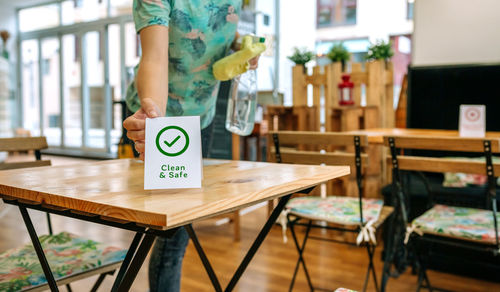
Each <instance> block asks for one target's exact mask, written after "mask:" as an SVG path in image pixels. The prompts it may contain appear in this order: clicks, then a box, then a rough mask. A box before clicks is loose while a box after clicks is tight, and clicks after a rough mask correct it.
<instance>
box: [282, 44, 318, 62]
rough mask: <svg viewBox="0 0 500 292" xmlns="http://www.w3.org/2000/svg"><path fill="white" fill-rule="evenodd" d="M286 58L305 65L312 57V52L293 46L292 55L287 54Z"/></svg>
mask: <svg viewBox="0 0 500 292" xmlns="http://www.w3.org/2000/svg"><path fill="white" fill-rule="evenodd" d="M287 58H288V59H290V60H291V61H292V62H294V63H295V64H296V65H305V64H307V63H308V62H309V61H311V60H313V59H314V53H313V52H312V51H308V50H307V49H306V48H302V49H299V48H297V47H295V48H293V55H291V56H288V57H287Z"/></svg>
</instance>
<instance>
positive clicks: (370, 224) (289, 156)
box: [270, 131, 392, 291]
mask: <svg viewBox="0 0 500 292" xmlns="http://www.w3.org/2000/svg"><path fill="white" fill-rule="evenodd" d="M270 138H272V139H273V142H274V150H271V151H270V156H271V157H274V158H275V161H276V162H278V163H299V164H323V163H324V164H326V165H351V169H355V177H356V186H357V190H358V192H359V196H358V197H357V198H356V197H345V196H327V197H325V198H322V197H314V196H308V197H296V198H293V199H292V200H291V201H290V202H289V203H288V204H287V207H286V211H285V212H286V213H287V225H288V226H289V227H290V230H291V233H292V236H293V240H294V243H295V246H296V248H297V251H298V253H299V258H298V260H297V263H296V265H295V270H294V273H293V277H292V281H291V283H290V288H289V290H290V291H291V290H292V289H293V286H294V284H295V278H296V276H297V273H298V269H299V266H300V265H302V267H303V269H304V272H305V275H306V279H307V283H308V285H309V289H310V290H311V291H314V290H324V289H322V288H318V287H314V286H313V284H312V281H311V277H310V275H309V272H308V270H307V267H306V263H305V260H304V257H303V255H304V251H305V247H306V243H307V240H308V239H314V240H323V241H330V242H332V241H333V242H337V243H342V244H348V245H354V246H356V245H361V244H363V245H365V247H366V250H367V252H368V258H369V264H368V269H367V272H366V277H365V281H364V285H363V290H366V287H367V284H368V280H369V278H370V274H371V275H372V276H373V281H374V284H375V287H376V289H377V291H378V290H379V288H378V283H377V277H376V273H375V267H374V265H373V255H374V251H375V247H376V240H375V237H376V234H375V233H376V231H377V229H378V228H379V227H380V226H381V225H382V224H383V222H384V221H385V219H386V218H387V217H388V216H389V215H390V214H391V213H392V207H388V206H384V205H383V201H382V200H379V199H367V198H363V175H362V172H363V171H364V165H366V160H367V155H366V154H362V153H361V149H362V148H363V147H365V146H367V137H366V136H357V135H349V134H343V133H321V132H292V131H282V132H271V133H270ZM281 145H285V147H284V146H281ZM290 147H291V148H290ZM335 147H336V148H339V147H342V148H346V147H350V148H354V153H346V152H338V151H335V152H332V151H329V152H328V150H330V149H333V148H335ZM306 148H308V149H317V150H299V149H306ZM352 166H354V167H352ZM316 222H323V223H324V222H326V223H327V224H318V223H316ZM295 226H305V227H306V231H305V236H304V239H303V241H302V244H300V243H299V242H298V239H297V235H296V232H295ZM313 228H321V229H328V230H336V231H342V232H348V233H349V232H350V233H357V234H358V238H357V243H356V244H354V243H350V242H347V241H339V240H334V239H329V238H324V237H316V236H311V235H310V231H311V229H313Z"/></svg>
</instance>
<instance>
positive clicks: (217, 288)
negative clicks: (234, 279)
mask: <svg viewBox="0 0 500 292" xmlns="http://www.w3.org/2000/svg"><path fill="white" fill-rule="evenodd" d="M184 227H185V228H186V231H187V232H188V234H189V237H190V238H191V240H192V241H193V244H194V247H195V248H196V251H197V252H198V255H199V256H200V259H201V262H202V263H203V266H204V267H205V270H206V271H207V274H208V277H209V278H210V281H211V282H212V285H213V286H214V289H215V291H217V292H222V287H221V285H220V282H219V279H217V275H215V271H214V269H213V268H212V265H211V264H210V262H209V261H208V258H207V255H206V254H205V251H203V248H202V247H201V244H200V241H199V240H198V236H196V233H195V232H194V230H193V225H192V224H188V225H186V226H184Z"/></svg>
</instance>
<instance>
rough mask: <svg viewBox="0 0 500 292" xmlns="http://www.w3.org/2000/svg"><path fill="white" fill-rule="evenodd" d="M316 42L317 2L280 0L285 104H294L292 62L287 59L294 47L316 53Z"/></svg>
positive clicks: (282, 84)
mask: <svg viewBox="0 0 500 292" xmlns="http://www.w3.org/2000/svg"><path fill="white" fill-rule="evenodd" d="M315 42H316V0H280V58H279V68H280V69H279V70H280V74H279V75H280V77H279V90H280V91H281V92H283V93H284V94H285V97H284V99H285V104H286V105H291V103H292V66H293V65H294V64H293V62H292V61H290V60H288V59H287V56H290V55H291V54H292V53H293V47H306V48H308V49H309V50H311V51H314V44H315Z"/></svg>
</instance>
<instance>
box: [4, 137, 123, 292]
mask: <svg viewBox="0 0 500 292" xmlns="http://www.w3.org/2000/svg"><path fill="white" fill-rule="evenodd" d="M47 147H48V146H47V141H46V139H45V137H25V138H1V139H0V151H34V154H35V157H36V161H28V162H14V163H0V170H7V169H20V168H27V167H41V166H50V165H51V162H50V160H41V156H42V155H41V152H40V150H42V149H46V148H47ZM0 175H1V172H0ZM27 183H29V182H27ZM47 183H55V182H47ZM47 223H48V230H49V234H48V235H42V236H40V237H39V239H40V242H41V243H42V247H43V250H44V251H45V254H46V257H47V260H48V262H49V265H50V266H51V269H52V271H53V273H54V277H55V278H56V281H57V284H58V285H66V289H67V290H68V291H71V286H70V284H69V283H71V282H73V281H77V280H80V279H84V278H88V277H92V276H94V275H99V277H98V279H97V281H96V282H95V284H94V285H93V286H92V288H91V289H90V291H92V292H94V291H97V289H98V288H99V286H100V285H101V284H102V282H103V281H104V279H105V277H106V276H107V275H113V274H114V271H115V270H116V269H118V268H119V267H120V265H121V263H122V261H123V259H124V258H125V254H126V253H127V250H123V249H120V248H117V247H113V246H109V245H106V244H103V243H100V242H96V241H93V240H91V239H87V238H82V237H79V236H77V235H74V234H71V233H69V232H60V233H57V234H54V233H53V229H52V222H51V218H50V214H48V213H47ZM48 288H49V286H48V284H47V280H46V279H45V276H44V273H43V270H42V268H41V265H40V263H39V261H38V257H37V255H36V252H35V249H34V248H33V245H32V244H31V243H30V244H25V245H23V246H20V247H17V248H13V249H10V250H7V251H5V252H3V253H1V254H0V292H11V291H43V290H47V289H48Z"/></svg>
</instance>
